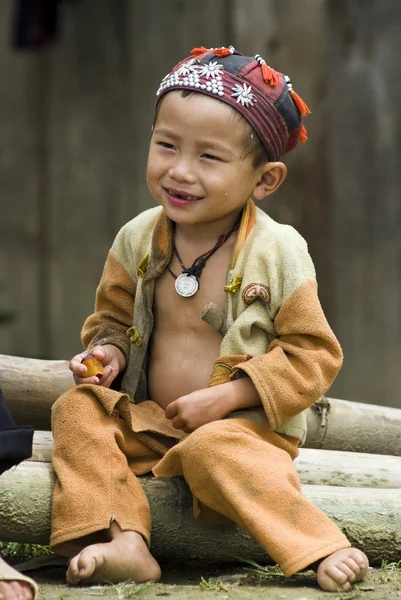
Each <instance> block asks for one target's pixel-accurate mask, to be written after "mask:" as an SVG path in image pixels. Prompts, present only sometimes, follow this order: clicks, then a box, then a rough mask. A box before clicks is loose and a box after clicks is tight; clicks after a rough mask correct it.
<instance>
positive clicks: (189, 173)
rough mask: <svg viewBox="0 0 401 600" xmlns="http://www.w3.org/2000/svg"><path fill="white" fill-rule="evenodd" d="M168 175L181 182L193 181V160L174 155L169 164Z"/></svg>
mask: <svg viewBox="0 0 401 600" xmlns="http://www.w3.org/2000/svg"><path fill="white" fill-rule="evenodd" d="M169 176H170V177H171V179H173V180H174V181H177V182H181V183H195V182H196V175H195V169H194V165H193V162H192V161H191V160H190V158H187V157H184V156H182V155H181V156H176V157H175V159H174V161H173V163H172V164H171V165H170V169H169Z"/></svg>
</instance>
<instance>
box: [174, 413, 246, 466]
mask: <svg viewBox="0 0 401 600" xmlns="http://www.w3.org/2000/svg"><path fill="white" fill-rule="evenodd" d="M239 435H241V433H240V431H239V430H238V427H236V426H235V425H234V424H233V423H232V422H230V421H229V420H221V421H212V422H211V423H207V424H206V425H202V427H199V428H198V429H195V431H193V432H192V433H191V434H190V435H188V437H186V438H185V439H184V440H183V441H182V442H180V444H179V446H181V447H182V449H183V450H184V448H185V454H186V456H187V457H189V458H190V460H193V461H194V462H196V463H198V464H199V462H203V461H204V460H206V461H208V462H209V461H210V459H211V458H213V460H219V457H221V456H222V455H224V454H225V453H226V452H227V451H229V449H230V447H231V446H233V445H236V444H237V438H238V436H239Z"/></svg>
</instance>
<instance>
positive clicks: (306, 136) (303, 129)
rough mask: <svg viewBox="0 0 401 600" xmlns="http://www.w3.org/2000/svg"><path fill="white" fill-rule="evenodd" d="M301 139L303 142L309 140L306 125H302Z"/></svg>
mask: <svg viewBox="0 0 401 600" xmlns="http://www.w3.org/2000/svg"><path fill="white" fill-rule="evenodd" d="M299 141H300V142H301V144H305V142H307V141H308V132H307V131H306V127H305V125H302V127H301V132H300V134H299Z"/></svg>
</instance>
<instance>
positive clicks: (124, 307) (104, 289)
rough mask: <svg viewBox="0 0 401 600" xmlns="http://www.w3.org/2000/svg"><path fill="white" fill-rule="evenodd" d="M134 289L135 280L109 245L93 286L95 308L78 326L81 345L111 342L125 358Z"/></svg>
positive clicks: (88, 346) (127, 350) (131, 318)
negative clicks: (95, 284)
mask: <svg viewBox="0 0 401 600" xmlns="http://www.w3.org/2000/svg"><path fill="white" fill-rule="evenodd" d="M135 291H136V283H135V282H134V281H133V280H132V278H131V277H130V275H129V274H128V272H127V271H126V269H125V268H124V267H123V265H122V264H121V263H120V262H119V260H118V258H117V256H116V254H115V253H114V251H113V249H111V250H110V252H109V254H108V256H107V259H106V263H105V266H104V269H103V273H102V277H101V279H100V283H99V286H98V288H97V290H96V302H95V312H94V313H93V314H92V315H91V316H89V317H88V318H87V319H86V321H85V323H84V325H83V327H82V332H81V339H82V343H83V345H84V347H85V348H90V347H93V346H95V345H97V344H99V345H104V344H113V345H114V346H117V348H119V349H120V350H121V351H122V352H123V353H124V355H125V357H126V358H128V352H129V346H130V341H129V339H128V337H127V335H126V331H127V329H128V328H129V327H130V326H131V325H132V321H133V312H134V299H135Z"/></svg>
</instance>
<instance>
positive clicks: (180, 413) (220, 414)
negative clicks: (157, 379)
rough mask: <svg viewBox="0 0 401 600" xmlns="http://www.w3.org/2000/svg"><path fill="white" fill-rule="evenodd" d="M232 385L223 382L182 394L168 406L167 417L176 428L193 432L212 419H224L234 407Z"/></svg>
mask: <svg viewBox="0 0 401 600" xmlns="http://www.w3.org/2000/svg"><path fill="white" fill-rule="evenodd" d="M232 391H233V390H232V387H230V386H229V384H226V383H223V384H221V385H216V386H214V387H210V388H206V389H203V390H197V391H196V392H192V393H191V394H187V395H186V396H181V398H178V399H177V400H174V402H171V403H170V404H169V405H168V407H167V408H166V412H165V415H166V418H167V419H171V424H172V426H173V427H174V428H175V429H182V430H183V431H185V433H191V432H192V431H195V429H198V427H201V426H202V425H206V423H211V422H212V421H218V420H219V419H223V418H224V417H225V416H226V415H227V414H228V413H229V412H230V411H231V410H232V409H231V402H232V399H231V398H230V394H231V393H232Z"/></svg>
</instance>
